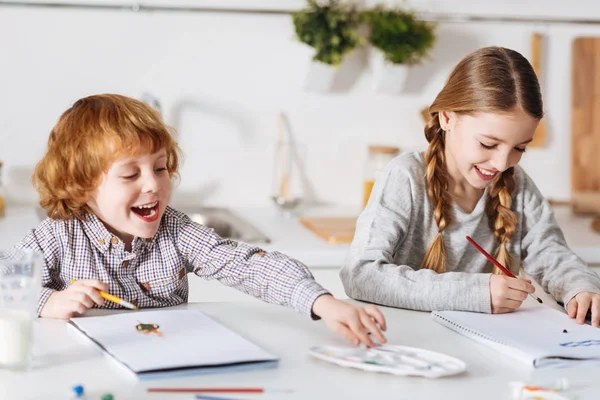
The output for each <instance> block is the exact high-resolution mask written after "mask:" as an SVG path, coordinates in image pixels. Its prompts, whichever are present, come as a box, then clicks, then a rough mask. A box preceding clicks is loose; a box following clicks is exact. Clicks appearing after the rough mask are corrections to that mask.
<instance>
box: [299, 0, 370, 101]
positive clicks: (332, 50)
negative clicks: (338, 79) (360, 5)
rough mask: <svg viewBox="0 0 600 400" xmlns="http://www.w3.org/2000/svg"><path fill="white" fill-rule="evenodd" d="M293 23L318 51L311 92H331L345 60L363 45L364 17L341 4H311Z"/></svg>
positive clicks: (301, 37) (310, 1) (312, 0)
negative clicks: (361, 34)
mask: <svg viewBox="0 0 600 400" xmlns="http://www.w3.org/2000/svg"><path fill="white" fill-rule="evenodd" d="M292 20H293V22H294V28H295V31H296V36H297V37H298V39H299V40H300V41H301V42H303V43H305V44H307V45H309V46H311V47H313V48H314V49H315V55H314V57H313V59H312V63H311V67H310V70H309V76H308V78H307V82H306V83H307V85H306V87H307V89H313V90H322V91H325V90H329V89H330V88H331V84H332V83H333V78H334V76H335V73H336V71H337V67H338V66H339V65H340V64H341V63H342V61H343V59H344V56H345V55H346V54H348V53H349V52H351V51H352V50H353V49H354V48H356V47H357V46H358V45H359V44H360V36H359V35H358V32H357V29H358V27H359V25H360V14H359V13H358V11H357V10H356V8H355V7H354V6H351V5H348V4H344V3H341V2H340V1H339V0H326V1H318V0H308V7H307V8H305V9H302V10H300V11H297V12H294V13H292Z"/></svg>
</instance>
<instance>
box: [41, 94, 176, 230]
mask: <svg viewBox="0 0 600 400" xmlns="http://www.w3.org/2000/svg"><path fill="white" fill-rule="evenodd" d="M163 148H164V149H165V150H166V151H167V170H168V171H169V175H170V176H171V177H173V176H176V175H177V172H178V170H179V159H180V155H181V149H180V148H179V146H178V145H177V142H176V141H175V139H174V138H173V136H172V134H171V132H170V129H169V128H168V127H167V126H166V125H165V124H164V122H163V120H162V118H161V116H160V114H159V113H158V112H157V111H155V110H154V109H153V108H152V107H150V106H149V105H147V104H146V103H144V102H141V101H138V100H135V99H132V98H129V97H125V96H121V95H117V94H99V95H94V96H89V97H85V98H83V99H80V100H78V101H76V102H75V104H73V106H72V107H71V108H69V109H68V110H67V111H65V112H64V113H63V114H62V115H61V117H60V118H59V120H58V122H57V123H56V125H55V126H54V128H53V129H52V132H51V133H50V138H49V139H48V148H47V150H46V154H44V157H43V158H42V159H41V160H40V162H39V163H38V164H37V166H36V167H35V171H34V174H33V177H32V181H33V185H34V186H35V188H36V189H37V191H38V193H39V196H40V205H41V206H42V207H43V208H44V209H45V210H46V213H47V215H48V216H49V217H51V218H55V219H71V218H73V217H75V218H79V219H82V218H83V217H84V215H85V214H86V213H87V212H88V211H89V210H88V207H87V205H86V203H87V201H88V199H89V195H90V193H91V192H92V191H93V190H95V189H96V188H97V187H98V185H99V184H100V182H101V179H102V174H103V173H105V172H106V171H107V170H108V168H109V166H110V164H111V163H112V162H114V161H115V160H116V159H117V158H119V157H122V156H137V155H140V154H145V153H156V152H158V151H159V150H161V149H163Z"/></svg>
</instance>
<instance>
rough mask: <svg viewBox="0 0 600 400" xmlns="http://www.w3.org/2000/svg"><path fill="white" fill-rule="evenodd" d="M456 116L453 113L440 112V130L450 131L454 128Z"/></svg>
mask: <svg viewBox="0 0 600 400" xmlns="http://www.w3.org/2000/svg"><path fill="white" fill-rule="evenodd" d="M457 117H458V116H457V115H456V113H455V112H454V111H440V112H439V119H440V126H441V127H442V129H443V130H444V131H450V130H452V129H453V128H454V125H455V124H456V118H457Z"/></svg>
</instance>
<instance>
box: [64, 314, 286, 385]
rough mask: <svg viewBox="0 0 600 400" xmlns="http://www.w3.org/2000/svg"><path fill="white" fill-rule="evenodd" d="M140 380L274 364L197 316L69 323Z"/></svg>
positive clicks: (131, 316) (268, 356) (144, 316)
mask: <svg viewBox="0 0 600 400" xmlns="http://www.w3.org/2000/svg"><path fill="white" fill-rule="evenodd" d="M71 325H72V326H73V327H75V328H76V329H77V330H78V331H79V332H82V333H83V334H85V335H86V336H87V337H88V338H90V339H92V340H93V341H94V342H95V343H96V344H97V345H98V346H100V347H101V348H102V349H103V350H104V351H105V352H106V353H107V354H108V355H110V356H111V357H112V358H114V359H115V360H116V361H118V362H119V363H120V364H122V365H123V366H125V367H127V369H129V370H130V371H132V372H134V373H136V374H137V376H138V377H139V378H140V379H147V378H162V377H171V376H174V375H192V374H205V373H214V372H225V371H227V372H229V371H232V370H246V369H256V368H272V367H275V366H277V363H278V358H277V357H275V356H274V355H273V354H270V353H268V352H267V351H265V350H263V349H262V348H260V347H259V346H257V345H256V344H254V343H252V342H250V341H249V340H247V339H245V338H243V337H242V336H240V335H238V334H237V333H236V332H234V331H232V330H230V329H229V328H226V327H225V326H223V325H221V324H219V323H217V322H216V321H215V320H213V319H212V318H210V317H208V316H207V315H206V314H204V313H202V312H200V311H195V310H161V311H140V312H128V313H124V314H115V315H109V316H101V317H81V318H72V319H71Z"/></svg>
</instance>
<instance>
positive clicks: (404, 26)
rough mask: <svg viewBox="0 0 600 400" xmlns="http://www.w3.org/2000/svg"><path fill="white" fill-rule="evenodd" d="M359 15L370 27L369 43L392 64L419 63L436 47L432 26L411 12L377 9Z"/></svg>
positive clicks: (433, 27)
mask: <svg viewBox="0 0 600 400" xmlns="http://www.w3.org/2000/svg"><path fill="white" fill-rule="evenodd" d="M362 16H363V19H364V20H365V21H366V22H367V23H368V25H369V26H370V28H371V34H370V36H369V42H370V43H371V44H372V45H373V47H375V48H376V49H379V50H380V51H381V52H382V53H383V56H384V58H385V60H386V61H387V62H390V63H392V64H405V65H413V64H418V63H420V62H421V61H422V60H423V58H425V57H426V56H427V53H428V52H429V51H430V50H431V49H432V48H433V45H434V44H435V25H434V24H432V23H430V22H425V21H420V20H418V19H417V18H416V17H415V14H414V13H412V12H409V11H405V10H402V9H400V8H395V9H386V8H384V7H383V6H377V7H375V8H373V9H371V10H367V11H364V12H363V13H362Z"/></svg>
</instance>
